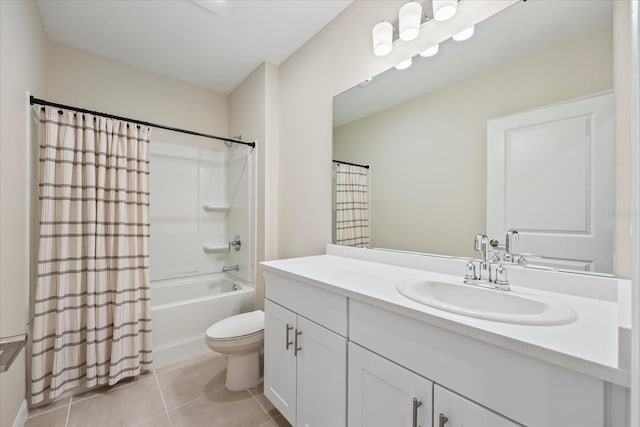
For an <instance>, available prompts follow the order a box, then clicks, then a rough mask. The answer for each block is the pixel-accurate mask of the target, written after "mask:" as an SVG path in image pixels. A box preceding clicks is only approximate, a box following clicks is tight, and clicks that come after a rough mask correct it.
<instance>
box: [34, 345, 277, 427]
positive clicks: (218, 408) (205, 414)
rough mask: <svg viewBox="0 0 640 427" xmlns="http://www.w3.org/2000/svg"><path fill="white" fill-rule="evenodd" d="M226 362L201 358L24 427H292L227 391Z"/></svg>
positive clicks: (78, 401)
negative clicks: (225, 385) (225, 381)
mask: <svg viewBox="0 0 640 427" xmlns="http://www.w3.org/2000/svg"><path fill="white" fill-rule="evenodd" d="M226 368H227V367H226V361H225V359H224V357H223V356H220V355H205V356H199V357H196V358H193V359H190V360H187V361H185V362H180V363H177V364H174V365H171V366H167V367H164V368H161V369H158V370H155V371H152V372H150V373H148V374H145V375H143V376H140V377H137V378H134V379H131V380H127V381H123V382H121V383H119V384H117V385H115V386H113V387H104V388H101V389H98V390H95V391H89V392H86V393H84V394H81V395H77V396H72V397H69V398H66V399H62V400H58V401H56V402H53V403H51V404H49V405H47V406H44V407H42V408H37V409H34V410H32V411H30V413H29V417H28V418H27V422H26V423H25V427H40V426H42V427H45V426H46V427H90V426H93V427H121V426H122V427H124V426H140V427H143V426H144V427H182V426H184V427H197V426H203V427H204V426H207V427H290V425H289V423H288V422H287V421H286V420H285V419H284V418H283V417H282V415H280V413H279V412H278V410H277V409H275V408H274V407H273V405H271V403H270V402H269V401H268V400H267V399H266V398H265V397H264V394H263V393H262V385H260V386H258V387H255V388H254V389H251V390H249V391H242V392H229V391H227V390H226V389H225V388H224V379H225V374H226Z"/></svg>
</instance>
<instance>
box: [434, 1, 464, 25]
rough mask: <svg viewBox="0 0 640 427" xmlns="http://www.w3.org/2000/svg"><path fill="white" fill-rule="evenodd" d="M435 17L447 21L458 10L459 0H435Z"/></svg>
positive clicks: (437, 19)
mask: <svg viewBox="0 0 640 427" xmlns="http://www.w3.org/2000/svg"><path fill="white" fill-rule="evenodd" d="M432 3H433V19H435V20H436V21H446V20H448V19H451V18H453V15H455V14H456V11H457V10H458V0H433V2H432Z"/></svg>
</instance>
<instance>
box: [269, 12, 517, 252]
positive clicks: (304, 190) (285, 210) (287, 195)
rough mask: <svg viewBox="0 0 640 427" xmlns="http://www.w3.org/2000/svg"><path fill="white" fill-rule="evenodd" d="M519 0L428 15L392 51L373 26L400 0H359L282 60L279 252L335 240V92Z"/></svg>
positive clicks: (391, 14)
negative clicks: (376, 39)
mask: <svg viewBox="0 0 640 427" xmlns="http://www.w3.org/2000/svg"><path fill="white" fill-rule="evenodd" d="M513 3H514V1H491V2H463V3H461V5H460V10H459V12H458V13H457V14H456V16H455V17H454V18H453V19H451V20H450V21H447V22H442V23H441V22H434V21H432V22H429V23H427V24H425V31H421V33H420V37H419V38H418V39H417V40H415V41H413V42H411V43H400V44H398V45H397V46H396V47H395V48H394V51H393V52H392V53H391V54H390V55H389V56H386V57H382V58H380V57H376V56H374V55H373V52H372V48H371V28H372V27H373V25H375V24H376V23H377V22H379V21H380V20H382V19H388V20H390V21H393V20H394V19H395V17H396V16H397V13H398V7H399V3H398V2H397V1H356V2H353V3H352V4H351V6H349V7H348V8H347V9H346V10H345V11H344V12H342V13H341V14H340V15H338V16H337V17H336V18H335V19H334V20H333V21H332V22H331V23H329V24H328V25H327V26H326V27H325V28H324V29H323V30H322V31H320V32H319V33H318V34H317V35H316V36H315V37H313V38H312V39H311V40H310V41H309V42H307V43H306V44H305V45H304V46H303V47H302V48H300V49H299V50H297V51H296V52H295V53H294V54H293V55H291V56H290V57H289V58H288V59H287V60H286V61H285V62H284V63H282V64H281V65H280V68H279V69H280V76H279V78H280V86H279V87H280V90H279V106H280V109H279V114H280V119H279V123H280V138H279V144H280V147H279V152H280V155H279V186H278V191H279V195H278V255H279V257H281V258H285V257H291V256H303V255H311V254H319V253H322V252H324V246H325V244H326V243H329V242H330V241H331V166H330V165H331V151H332V149H331V145H332V144H331V135H332V98H333V96H335V95H337V94H338V93H340V92H342V91H345V90H347V89H348V88H350V87H352V86H354V85H356V84H357V83H359V82H361V81H363V80H365V79H367V78H369V77H371V76H373V75H375V74H378V73H380V72H382V71H384V70H385V69H387V68H389V67H391V66H393V65H395V64H397V63H398V62H400V60H402V59H406V58H407V57H409V56H413V55H415V54H417V53H418V52H420V51H421V50H423V49H424V48H426V47H427V46H429V45H431V44H434V43H437V42H440V41H442V40H445V39H447V38H449V37H450V36H451V35H452V34H454V33H455V32H458V31H460V30H462V29H463V28H465V27H467V26H469V25H470V24H472V23H476V22H479V21H481V20H483V19H485V18H486V17H488V16H491V15H492V14H494V13H496V12H497V11H499V10H502V9H503V8H505V7H507V6H508V5H510V4H513Z"/></svg>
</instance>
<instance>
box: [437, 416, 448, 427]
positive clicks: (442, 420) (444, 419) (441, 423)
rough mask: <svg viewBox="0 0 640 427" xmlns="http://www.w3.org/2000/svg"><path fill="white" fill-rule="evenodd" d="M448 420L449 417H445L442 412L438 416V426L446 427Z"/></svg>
mask: <svg viewBox="0 0 640 427" xmlns="http://www.w3.org/2000/svg"><path fill="white" fill-rule="evenodd" d="M447 421H449V418H447V417H445V416H444V414H440V416H439V417H438V427H444V425H445V424H446V423H447Z"/></svg>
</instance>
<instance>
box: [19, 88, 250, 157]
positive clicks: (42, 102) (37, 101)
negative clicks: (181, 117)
mask: <svg viewBox="0 0 640 427" xmlns="http://www.w3.org/2000/svg"><path fill="white" fill-rule="evenodd" d="M29 103H30V104H31V105H34V104H35V105H43V106H44V105H48V106H51V107H56V108H64V109H67V110H73V111H77V112H78V113H87V114H93V115H95V116H101V117H106V118H108V119H115V120H123V121H126V122H132V123H136V124H138V125H142V126H149V127H153V128H158V129H165V130H170V131H172V132H179V133H186V134H188V135H195V136H202V137H204V138H211V139H217V140H220V141H226V142H233V143H234V144H242V145H248V146H249V147H251V148H255V147H256V143H255V142H244V141H239V140H237V139H233V138H225V137H222V136H215V135H209V134H206V133H202V132H196V131H193V130H186V129H180V128H174V127H171V126H164V125H159V124H157V123H151V122H144V121H142V120H136V119H131V118H129V117H122V116H115V115H113V114H107V113H101V112H99V111H91V110H87V109H84V108H79V107H72V106H70V105H64V104H57V103H55V102H50V101H45V100H44V99H39V98H36V97H34V96H30V97H29Z"/></svg>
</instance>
